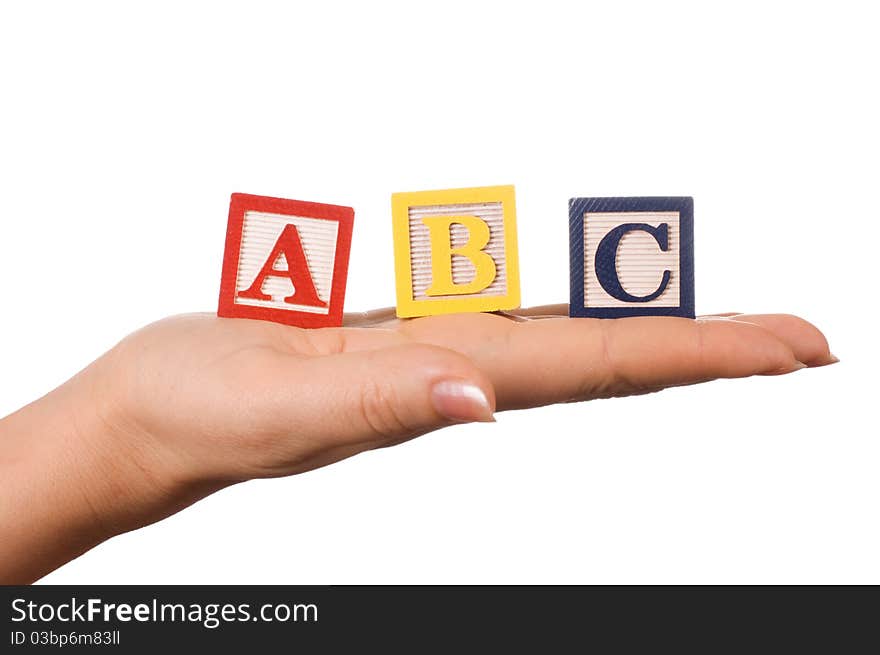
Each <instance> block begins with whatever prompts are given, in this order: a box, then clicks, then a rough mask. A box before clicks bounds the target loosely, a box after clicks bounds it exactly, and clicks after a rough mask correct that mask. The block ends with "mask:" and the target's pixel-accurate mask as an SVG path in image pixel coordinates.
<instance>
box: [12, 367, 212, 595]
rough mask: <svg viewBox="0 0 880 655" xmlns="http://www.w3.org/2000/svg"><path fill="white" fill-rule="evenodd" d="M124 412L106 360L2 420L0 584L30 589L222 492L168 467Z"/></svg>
mask: <svg viewBox="0 0 880 655" xmlns="http://www.w3.org/2000/svg"><path fill="white" fill-rule="evenodd" d="M124 406H125V404H124V403H121V402H120V399H119V398H118V397H117V395H116V390H114V385H113V384H112V381H111V380H110V379H109V378H107V377H106V376H105V375H104V373H103V363H102V361H101V360H99V361H98V362H96V363H95V364H93V365H92V366H90V367H89V368H87V369H86V370H84V371H82V372H81V373H80V374H78V375H77V376H75V377H74V378H73V379H71V380H70V381H68V382H66V383H65V384H64V385H62V386H61V387H59V388H57V389H55V390H54V391H52V392H51V393H49V394H47V395H46V396H44V397H43V398H41V399H39V400H37V401H35V402H34V403H31V404H30V405H28V406H27V407H24V408H22V409H21V410H19V411H18V412H16V413H15V414H12V415H11V416H8V417H6V418H5V419H3V420H0V471H2V472H0V477H2V478H3V480H4V494H3V495H2V497H0V532H2V533H3V534H4V539H2V540H0V542H2V543H0V583H25V582H32V581H33V580H36V579H38V578H39V577H41V576H43V575H45V574H46V573H48V572H50V571H52V570H53V569H55V568H57V567H58V566H60V565H62V564H64V563H65V562H67V561H69V560H71V559H73V558H75V557H77V556H79V555H80V554H82V553H83V552H85V551H87V550H89V549H90V548H93V547H94V546H96V545H97V544H99V543H101V542H103V541H106V540H107V539H109V538H111V537H113V536H115V535H117V534H121V533H123V532H127V531H129V530H133V529H135V528H138V527H141V526H143V525H147V524H149V523H152V522H154V521H157V520H159V519H161V518H164V517H165V516H167V515H169V514H172V513H174V512H175V511H178V510H179V509H181V508H182V507H184V506H186V505H188V504H190V503H192V502H194V501H195V500H197V499H198V498H200V497H202V496H204V495H206V494H207V493H210V492H211V491H213V490H216V488H218V487H214V488H211V487H210V485H209V484H208V483H205V482H203V481H200V480H197V479H192V478H190V477H188V476H186V475H184V474H183V473H182V472H181V474H179V475H178V474H176V473H175V471H176V470H178V469H177V468H175V467H173V466H167V465H165V463H166V462H167V460H168V459H169V456H168V455H167V454H164V453H163V452H162V451H161V449H160V448H159V447H158V446H157V444H156V443H154V441H153V440H152V439H151V437H150V435H147V434H145V433H140V432H138V431H137V430H135V429H134V428H133V427H132V425H130V424H129V423H128V422H127V421H126V420H125V416H124V411H125V410H124ZM181 470H182V467H181ZM221 486H222V485H221Z"/></svg>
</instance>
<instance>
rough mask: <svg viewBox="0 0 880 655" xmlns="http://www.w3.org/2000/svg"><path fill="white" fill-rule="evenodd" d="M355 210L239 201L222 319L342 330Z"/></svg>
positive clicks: (239, 197) (233, 204)
mask: <svg viewBox="0 0 880 655" xmlns="http://www.w3.org/2000/svg"><path fill="white" fill-rule="evenodd" d="M353 224H354V210H353V209H352V208H351V207H340V206H338V205H324V204H320V203H316V202H303V201H300V200H284V199H282V198H267V197H265V196H252V195H248V194H245V193H233V194H232V199H231V201H230V203H229V223H228V225H227V228H226V251H225V253H224V255H223V275H222V278H221V281H220V304H219V306H218V308H217V316H224V317H229V318H256V319H262V320H264V321H275V322H277V323H285V324H287V325H296V326H298V327H304V328H318V327H339V326H341V325H342V307H343V303H344V300H345V282H346V278H347V276H348V257H349V253H350V251H351V231H352V227H353Z"/></svg>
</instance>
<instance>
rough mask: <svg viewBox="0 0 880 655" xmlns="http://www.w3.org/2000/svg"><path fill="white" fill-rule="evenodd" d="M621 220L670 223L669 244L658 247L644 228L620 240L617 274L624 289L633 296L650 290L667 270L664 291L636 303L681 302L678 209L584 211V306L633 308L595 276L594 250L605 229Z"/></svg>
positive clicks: (675, 304)
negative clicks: (603, 286)
mask: <svg viewBox="0 0 880 655" xmlns="http://www.w3.org/2000/svg"><path fill="white" fill-rule="evenodd" d="M624 223H646V224H648V225H651V226H654V227H656V226H658V225H660V224H661V223H666V224H667V225H668V226H669V247H668V249H667V250H666V251H662V250H660V247H659V246H658V244H657V241H656V240H655V239H654V237H652V236H651V235H650V234H648V233H647V232H644V231H633V232H629V233H628V234H626V235H625V236H624V237H623V238H622V239H621V240H620V248H619V249H618V251H617V275H618V278H619V279H620V283H621V285H622V286H623V288H624V290H626V291H627V292H628V293H630V294H632V295H634V296H646V295H649V294H651V293H653V292H654V291H655V290H656V289H657V288H658V287H659V286H660V282H661V280H662V278H663V271H665V270H668V271H670V279H669V284H668V286H667V287H666V290H665V291H664V292H663V293H662V294H660V296H658V297H657V298H655V299H654V300H651V301H649V302H645V303H639V304H640V306H642V307H678V306H679V305H680V298H679V295H680V289H681V270H680V261H681V258H680V252H681V236H680V224H681V223H680V217H679V213H678V212H609V213H602V212H597V213H592V212H587V213H585V214H584V280H583V284H584V307H632V303H627V302H624V301H621V300H618V299H617V298H614V297H612V296H610V295H609V294H608V293H606V292H605V289H603V288H602V285H601V284H600V283H599V280H598V277H597V276H596V263H595V257H596V249H597V248H598V246H599V242H600V241H601V240H602V238H603V237H605V235H606V234H608V232H610V231H611V230H612V229H614V228H615V227H617V226H618V225H622V224H624Z"/></svg>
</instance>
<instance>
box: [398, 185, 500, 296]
mask: <svg viewBox="0 0 880 655" xmlns="http://www.w3.org/2000/svg"><path fill="white" fill-rule="evenodd" d="M428 216H477V217H478V218H480V219H482V220H483V221H485V222H486V224H487V225H488V226H489V235H490V236H489V243H488V244H487V245H486V247H485V248H483V252H485V253H488V254H489V255H490V256H491V257H492V259H494V260H495V269H496V276H495V280H494V281H493V282H492V284H490V285H489V286H488V287H487V288H486V289H484V290H483V291H481V292H479V293H476V294H470V297H476V296H479V297H482V296H504V295H507V266H506V258H507V256H506V251H505V247H506V244H505V243H504V209H503V206H502V203H500V202H487V203H476V204H461V205H431V206H417V207H410V208H409V243H410V265H411V268H412V282H413V300H427V299H429V298H430V299H431V300H440V299H444V298H467V297H469V296H468V295H458V296H428V295H427V294H426V293H425V291H426V290H427V289H429V288H430V287H431V240H430V237H429V235H428V227H427V226H426V225H425V224H424V223H423V222H422V219H423V218H426V217H428ZM450 232H451V234H452V247H453V248H458V247H461V246H464V245H465V244H466V243H467V242H468V238H469V236H470V235H469V232H468V229H467V228H466V227H464V226H463V225H457V224H454V223H453V225H452V227H451V229H450ZM475 275H476V270H475V269H474V264H473V262H471V260H470V259H469V258H467V257H462V256H461V255H453V256H452V281H453V282H455V283H456V284H467V283H468V282H471V281H472V280H473V279H474V276H475Z"/></svg>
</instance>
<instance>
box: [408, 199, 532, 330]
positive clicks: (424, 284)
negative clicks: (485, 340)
mask: <svg viewBox="0 0 880 655" xmlns="http://www.w3.org/2000/svg"><path fill="white" fill-rule="evenodd" d="M391 210H392V222H393V227H394V260H395V269H396V277H397V315H398V316H400V317H410V316H431V315H435V314H450V313H454V312H491V311H498V310H505V309H514V308H516V307H519V303H520V290H519V259H518V251H517V242H516V206H515V203H514V189H513V187H512V186H495V187H478V188H472V189H447V190H443V191H417V192H411V193H395V194H393V195H392V196H391Z"/></svg>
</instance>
